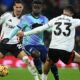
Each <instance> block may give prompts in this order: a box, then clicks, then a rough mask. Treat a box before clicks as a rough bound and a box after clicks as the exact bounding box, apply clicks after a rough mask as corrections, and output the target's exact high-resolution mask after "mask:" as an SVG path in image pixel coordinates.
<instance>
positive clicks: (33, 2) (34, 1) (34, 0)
mask: <svg viewBox="0 0 80 80" xmlns="http://www.w3.org/2000/svg"><path fill="white" fill-rule="evenodd" d="M32 4H43V1H42V0H33V1H32Z"/></svg>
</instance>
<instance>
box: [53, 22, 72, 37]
mask: <svg viewBox="0 0 80 80" xmlns="http://www.w3.org/2000/svg"><path fill="white" fill-rule="evenodd" d="M55 25H57V26H56V30H55V31H54V34H55V35H57V36H58V35H60V34H61V33H63V35H64V36H69V35H70V33H71V30H70V26H71V25H72V24H71V23H64V26H66V29H65V30H66V31H67V32H62V30H61V28H60V26H61V25H62V23H61V22H56V23H55Z"/></svg>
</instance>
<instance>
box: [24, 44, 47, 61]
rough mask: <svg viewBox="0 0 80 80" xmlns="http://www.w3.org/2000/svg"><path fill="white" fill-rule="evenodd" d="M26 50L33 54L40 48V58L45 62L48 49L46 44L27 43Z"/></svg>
mask: <svg viewBox="0 0 80 80" xmlns="http://www.w3.org/2000/svg"><path fill="white" fill-rule="evenodd" d="M25 50H26V51H27V52H29V54H30V55H31V54H32V52H33V51H34V50H38V51H39V52H40V58H41V60H42V61H43V62H45V60H46V57H47V53H48V49H47V48H46V46H44V45H26V46H25Z"/></svg>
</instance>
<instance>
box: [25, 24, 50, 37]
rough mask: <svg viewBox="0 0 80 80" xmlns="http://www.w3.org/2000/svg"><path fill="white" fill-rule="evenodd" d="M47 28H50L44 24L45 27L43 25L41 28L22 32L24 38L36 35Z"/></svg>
mask: <svg viewBox="0 0 80 80" xmlns="http://www.w3.org/2000/svg"><path fill="white" fill-rule="evenodd" d="M49 27H50V26H49V25H48V24H45V25H43V26H40V27H37V28H35V29H32V30H30V31H26V32H24V36H25V35H31V34H36V33H39V32H42V31H44V30H46V29H48V28H49Z"/></svg>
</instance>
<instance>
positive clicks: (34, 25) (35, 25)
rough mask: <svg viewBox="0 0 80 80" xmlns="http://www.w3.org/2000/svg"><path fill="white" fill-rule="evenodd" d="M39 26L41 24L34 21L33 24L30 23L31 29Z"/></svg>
mask: <svg viewBox="0 0 80 80" xmlns="http://www.w3.org/2000/svg"><path fill="white" fill-rule="evenodd" d="M39 26H42V24H39V23H34V24H32V29H34V28H36V27H39Z"/></svg>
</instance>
